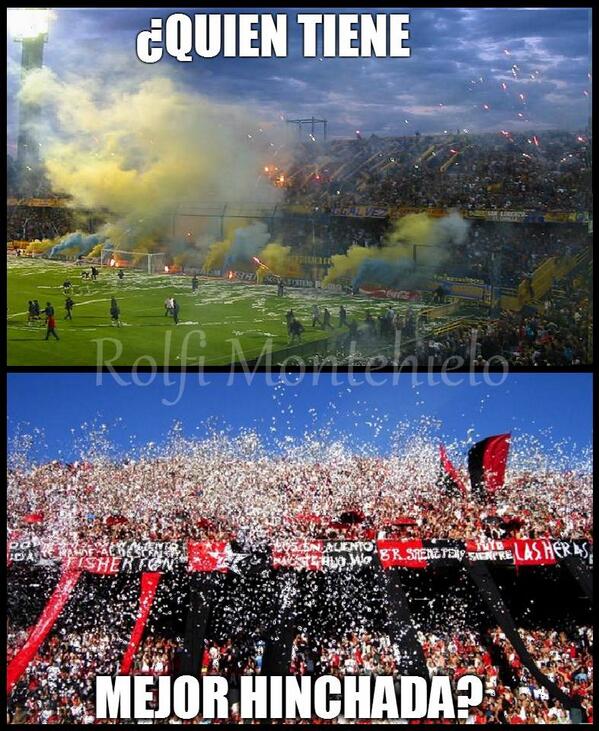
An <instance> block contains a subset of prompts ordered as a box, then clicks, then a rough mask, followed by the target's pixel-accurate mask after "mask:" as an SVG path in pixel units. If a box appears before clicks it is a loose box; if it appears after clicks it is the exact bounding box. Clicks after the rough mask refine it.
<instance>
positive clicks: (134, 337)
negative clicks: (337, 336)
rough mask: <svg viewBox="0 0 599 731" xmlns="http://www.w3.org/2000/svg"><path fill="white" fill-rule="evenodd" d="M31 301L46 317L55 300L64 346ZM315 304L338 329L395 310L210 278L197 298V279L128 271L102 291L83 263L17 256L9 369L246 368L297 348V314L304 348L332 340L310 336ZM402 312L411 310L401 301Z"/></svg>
mask: <svg viewBox="0 0 599 731" xmlns="http://www.w3.org/2000/svg"><path fill="white" fill-rule="evenodd" d="M66 279H69V280H70V281H71V282H72V284H73V293H72V295H71V296H72V298H73V300H74V301H75V307H74V310H73V319H72V321H69V320H66V321H65V319H64V314H65V313H64V300H65V297H64V295H63V292H62V283H63V282H64V281H65V280H66ZM111 296H115V297H116V298H117V301H118V303H119V306H120V309H121V320H122V323H123V327H121V328H117V327H115V326H114V325H112V323H111V318H110V313H109V309H110V298H111ZM167 297H175V298H176V299H177V301H178V302H179V304H180V308H181V309H180V313H179V320H180V322H179V324H178V325H175V324H174V322H173V319H172V318H171V317H166V316H165V315H164V300H165V299H166V298H167ZM32 299H37V300H38V301H39V303H40V306H41V308H42V309H43V308H44V306H45V303H46V302H47V301H49V302H51V303H52V304H53V305H54V308H55V312H56V320H57V327H56V329H57V332H58V335H59V337H60V341H55V340H54V339H52V338H51V339H50V340H48V341H45V340H44V338H45V334H46V330H45V327H44V326H43V324H42V323H39V324H38V323H35V324H33V325H28V323H27V302H28V300H32ZM315 302H317V303H318V305H319V306H321V307H328V308H329V309H330V311H331V314H332V315H333V324H334V325H335V326H336V325H337V322H338V317H337V315H338V311H339V306H340V305H341V304H344V305H345V306H346V308H347V310H348V312H349V316H350V318H351V317H356V318H357V319H358V320H363V319H364V316H365V314H366V312H367V311H370V312H371V313H372V314H373V315H376V314H377V313H378V312H379V311H380V310H382V309H386V308H387V307H388V304H389V303H387V302H383V301H377V300H372V299H369V298H366V297H349V296H344V295H342V294H336V293H331V292H327V291H321V290H305V289H287V290H286V293H285V295H284V296H283V297H277V296H276V288H275V286H274V285H255V284H245V283H241V282H235V281H231V282H229V281H225V280H215V279H207V278H206V279H204V278H201V279H200V286H199V290H198V291H197V292H195V293H192V291H191V277H188V276H177V275H148V274H142V273H139V272H134V271H126V272H125V278H124V280H123V281H119V280H118V278H117V275H116V272H114V271H113V270H107V269H102V271H101V273H100V276H99V278H98V281H97V282H91V281H89V282H87V281H85V280H82V279H81V269H80V268H79V267H77V266H75V265H74V264H65V263H61V262H50V261H47V260H40V259H36V260H33V259H23V258H16V257H12V256H11V257H8V308H9V310H8V335H7V339H8V365H15V366H18V365H21V366H26V365H31V366H67V365H69V366H98V365H112V366H133V365H138V366H152V365H154V364H156V365H158V366H162V365H175V366H184V365H187V366H194V365H195V366H197V365H204V366H220V365H229V364H230V363H232V362H235V361H238V360H240V352H243V358H245V360H247V361H251V360H253V359H255V358H257V357H258V356H259V355H260V353H261V352H262V351H263V348H264V346H265V344H266V343H267V342H268V341H269V340H270V341H271V343H272V352H273V353H276V352H277V351H282V350H285V349H286V348H287V347H288V338H287V328H286V322H285V313H286V312H287V311H288V310H289V309H293V311H294V313H295V315H296V317H298V318H299V319H300V321H301V322H302V323H303V325H304V327H305V328H306V331H305V333H304V334H303V336H302V340H303V342H305V343H308V342H312V341H315V340H324V339H325V338H327V335H328V333H327V332H325V331H323V330H322V329H319V328H318V327H317V328H314V329H313V328H312V327H311V325H312V318H311V309H312V305H313V304H314V303H315ZM393 306H394V307H395V308H397V307H406V305H405V304H400V303H397V302H394V303H393ZM200 331H201V334H200ZM234 343H235V344H236V348H237V349H236V350H235V349H234ZM138 359H140V360H138ZM199 359H202V360H199Z"/></svg>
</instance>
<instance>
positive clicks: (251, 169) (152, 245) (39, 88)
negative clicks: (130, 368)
mask: <svg viewBox="0 0 599 731" xmlns="http://www.w3.org/2000/svg"><path fill="white" fill-rule="evenodd" d="M119 74H120V77H119ZM121 79H122V73H121V72H119V73H118V74H117V73H116V72H115V73H114V75H113V76H112V77H109V76H107V75H106V74H104V75H103V76H99V77H98V79H93V78H89V77H88V76H86V77H85V78H68V79H63V78H59V77H58V76H57V75H56V74H55V73H53V72H52V71H51V70H49V69H47V68H43V69H39V70H35V71H32V72H30V73H29V74H28V75H27V76H26V77H25V79H24V80H23V85H22V90H21V92H20V99H21V100H22V101H23V102H26V103H35V104H40V105H41V106H42V108H43V109H44V115H43V120H44V121H43V128H42V129H39V130H37V131H36V137H37V139H39V140H42V141H43V142H42V146H41V148H40V150H41V154H42V157H43V161H44V164H45V167H46V170H47V174H48V177H49V179H50V182H51V184H52V187H53V189H54V190H55V191H60V192H64V193H67V194H68V195H69V196H71V199H72V205H73V206H74V207H83V208H86V209H89V210H105V211H108V214H107V217H108V223H107V224H106V225H105V226H104V228H103V229H102V230H101V231H99V232H98V234H99V235H101V236H104V237H105V238H110V240H111V241H113V243H114V246H115V248H118V249H130V250H134V249H138V250H140V249H149V250H164V249H167V248H169V244H170V241H171V239H172V233H171V231H172V214H173V213H174V212H175V211H176V209H177V206H178V205H179V204H180V203H181V202H187V203H198V202H202V203H206V202H207V201H212V202H213V203H214V202H219V203H229V204H231V203H235V202H243V201H246V202H247V201H248V200H249V201H252V202H256V203H269V202H273V203H274V202H276V200H277V198H278V196H279V195H280V191H278V190H276V189H274V188H273V187H272V186H271V185H269V184H268V185H267V184H266V183H265V182H264V180H263V179H262V178H261V177H260V171H261V170H262V169H263V165H264V163H265V162H269V159H268V157H269V155H270V152H269V145H270V141H272V140H273V139H275V136H276V134H277V130H276V129H274V128H273V129H271V130H266V128H264V129H261V132H262V131H264V134H263V135H258V134H257V133H255V129H257V128H258V127H260V122H259V121H258V118H257V116H255V115H254V114H253V113H252V112H251V110H248V109H246V108H243V107H241V106H238V105H232V104H223V103H219V102H216V101H214V100H212V99H209V98H206V97H203V96H201V95H200V94H197V93H195V92H193V91H189V90H186V89H183V88H180V87H178V86H177V85H176V84H175V83H174V82H173V81H172V80H171V79H169V78H167V77H165V76H163V77H155V76H152V77H151V78H146V77H144V78H142V79H141V80H140V79H139V78H133V77H132V76H128V78H127V79H126V80H124V81H123V80H121ZM251 132H253V133H254V134H251ZM267 138H268V139H267ZM187 245H189V246H190V247H193V246H194V242H193V241H189V242H187ZM60 246H62V243H61V244H60ZM177 248H178V249H180V247H177ZM178 253H180V251H179V252H178Z"/></svg>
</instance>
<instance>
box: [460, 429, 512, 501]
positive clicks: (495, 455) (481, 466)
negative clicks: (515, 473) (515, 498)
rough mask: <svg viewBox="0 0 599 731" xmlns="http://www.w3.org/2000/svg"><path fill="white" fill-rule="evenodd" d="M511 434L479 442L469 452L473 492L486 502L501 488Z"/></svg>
mask: <svg viewBox="0 0 599 731" xmlns="http://www.w3.org/2000/svg"><path fill="white" fill-rule="evenodd" d="M510 438H511V434H496V435H495V436H492V437H487V438H486V439H483V440H482V441H481V442H477V443H476V444H475V445H474V446H473V447H471V448H470V451H469V452H468V472H469V473H470V484H471V485H472V492H473V494H474V495H475V496H476V497H477V498H478V499H479V500H485V499H486V498H487V497H489V496H490V495H493V493H494V492H495V491H496V490H497V488H498V487H501V486H502V485H503V483H504V480H505V466H506V463H507V458H508V453H509V449H510Z"/></svg>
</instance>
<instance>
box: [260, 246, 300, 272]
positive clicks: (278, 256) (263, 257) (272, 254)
mask: <svg viewBox="0 0 599 731" xmlns="http://www.w3.org/2000/svg"><path fill="white" fill-rule="evenodd" d="M258 258H259V259H260V261H261V262H263V263H264V264H266V266H267V267H268V268H269V269H270V270H271V271H272V272H273V273H274V274H276V275H278V276H279V277H294V276H297V275H298V274H299V267H298V265H297V262H294V261H293V260H292V256H291V247H290V246H283V245H282V244H279V243H277V242H276V241H271V242H270V243H269V244H266V246H265V247H264V248H263V249H262V251H261V252H260V253H259V254H258Z"/></svg>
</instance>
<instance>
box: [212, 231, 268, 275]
mask: <svg viewBox="0 0 599 731" xmlns="http://www.w3.org/2000/svg"><path fill="white" fill-rule="evenodd" d="M269 239H270V234H269V233H268V228H267V227H266V224H264V223H252V224H251V225H250V226H245V227H244V228H238V229H237V231H235V236H234V238H233V243H232V244H231V246H230V248H229V250H228V251H227V255H226V257H225V261H224V264H223V269H230V268H231V267H234V266H235V265H236V264H248V263H249V262H251V260H252V257H254V256H257V255H258V253H259V252H260V251H261V250H262V249H263V248H264V247H265V246H266V244H267V243H268V241H269Z"/></svg>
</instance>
